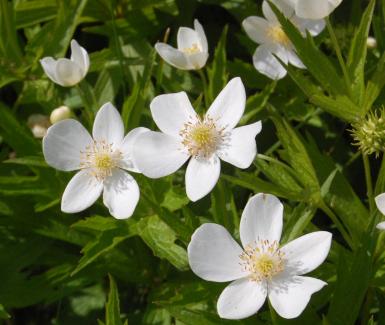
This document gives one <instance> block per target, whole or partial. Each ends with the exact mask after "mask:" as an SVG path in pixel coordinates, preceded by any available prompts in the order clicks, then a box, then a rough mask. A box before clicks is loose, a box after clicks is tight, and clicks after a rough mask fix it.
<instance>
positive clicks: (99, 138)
mask: <svg viewBox="0 0 385 325" xmlns="http://www.w3.org/2000/svg"><path fill="white" fill-rule="evenodd" d="M146 131H147V129H145V128H136V129H134V130H132V131H131V132H129V133H128V134H127V135H126V136H125V137H124V126H123V122H122V119H121V117H120V114H119V112H118V111H117V110H116V108H115V107H114V106H113V105H112V104H111V103H106V104H104V105H103V106H102V107H101V108H100V110H99V111H98V113H97V114H96V117H95V121H94V125H93V130H92V137H91V135H90V134H89V133H88V131H87V130H86V129H85V128H84V127H83V126H82V125H81V124H80V123H79V122H78V121H76V120H73V119H67V120H63V121H60V122H58V123H56V124H54V125H53V126H51V127H50V128H49V129H48V132H47V135H46V136H45V137H44V139H43V153H44V157H45V160H46V161H47V163H48V164H49V165H50V166H52V167H54V168H56V169H59V170H63V171H73V170H80V171H78V172H77V173H76V174H75V176H74V177H73V178H72V179H71V180H70V182H69V183H68V185H67V187H66V189H65V191H64V194H63V197H62V201H61V209H62V211H63V212H67V213H75V212H80V211H82V210H84V209H86V208H88V207H90V206H91V205H92V204H93V203H94V202H95V201H96V200H97V199H98V197H99V196H100V194H101V193H102V192H103V202H104V204H105V206H107V207H108V209H109V211H110V213H111V215H112V216H113V217H115V218H117V219H126V218H128V217H130V216H131V215H132V213H133V212H134V210H135V207H136V205H137V203H138V200H139V187H138V184H137V183H136V181H135V179H134V178H133V177H132V176H131V175H129V174H128V173H127V172H125V170H128V171H132V172H138V170H137V168H136V167H135V165H134V164H133V162H132V154H131V153H132V147H133V143H134V141H135V139H136V138H137V136H138V135H139V134H141V133H143V132H146Z"/></svg>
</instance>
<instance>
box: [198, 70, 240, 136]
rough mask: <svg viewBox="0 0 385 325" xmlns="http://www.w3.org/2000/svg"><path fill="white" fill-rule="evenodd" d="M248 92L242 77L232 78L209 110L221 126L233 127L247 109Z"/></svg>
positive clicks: (208, 113)
mask: <svg viewBox="0 0 385 325" xmlns="http://www.w3.org/2000/svg"><path fill="white" fill-rule="evenodd" d="M245 104H246V92H245V87H244V85H243V83H242V80H241V78H239V77H236V78H233V79H231V80H230V81H229V82H228V83H227V85H226V87H225V88H223V90H222V91H221V92H220V93H219V95H218V96H217V98H215V100H214V102H213V103H212V104H211V106H210V108H209V110H208V111H207V114H206V115H207V116H210V117H211V118H213V119H214V120H215V121H217V123H218V124H219V126H221V127H225V128H227V129H233V128H234V127H235V126H236V125H237V124H238V122H239V120H240V119H241V117H242V115H243V112H244V110H245Z"/></svg>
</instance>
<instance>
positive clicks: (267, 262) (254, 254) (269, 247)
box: [240, 240, 284, 282]
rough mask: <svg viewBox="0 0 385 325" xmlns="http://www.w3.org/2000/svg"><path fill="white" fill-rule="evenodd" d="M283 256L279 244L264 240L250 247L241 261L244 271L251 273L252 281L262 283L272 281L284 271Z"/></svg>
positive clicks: (246, 249) (242, 255) (241, 256)
mask: <svg viewBox="0 0 385 325" xmlns="http://www.w3.org/2000/svg"><path fill="white" fill-rule="evenodd" d="M283 256H284V254H283V253H282V252H281V251H280V250H279V244H278V242H276V241H274V242H273V243H270V242H269V241H268V240H262V241H258V242H255V243H253V244H252V245H248V246H247V247H246V248H245V250H244V252H243V253H242V254H241V255H240V259H241V265H242V267H243V269H244V271H246V272H248V273H249V278H250V280H251V281H256V282H261V281H263V280H271V279H272V277H273V276H274V275H276V274H278V273H280V272H282V271H283V269H284V260H283Z"/></svg>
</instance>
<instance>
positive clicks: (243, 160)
mask: <svg viewBox="0 0 385 325" xmlns="http://www.w3.org/2000/svg"><path fill="white" fill-rule="evenodd" d="M245 101H246V94H245V88H244V86H243V83H242V81H241V79H240V78H234V79H232V80H231V81H230V82H229V83H228V84H227V85H226V87H225V88H224V89H223V90H222V91H221V93H220V94H219V95H218V97H217V98H216V99H215V100H214V102H213V103H212V104H211V106H210V108H209V109H208V111H207V113H206V114H205V116H204V117H199V116H198V115H197V113H196V112H195V111H194V109H193V107H192V106H191V103H190V101H189V99H188V97H187V95H186V93H185V92H180V93H174V94H166V95H160V96H157V97H155V98H154V99H153V101H152V102H151V104H150V108H151V113H152V117H153V119H154V121H155V123H156V125H157V126H158V128H159V129H160V130H161V131H162V132H147V133H144V134H141V135H140V136H139V137H138V139H137V141H136V143H135V145H134V151H133V157H134V161H135V164H136V165H137V167H138V169H139V170H140V171H141V172H142V173H143V174H144V175H146V176H148V177H151V178H159V177H163V176H167V175H170V174H172V173H174V172H175V171H177V170H178V169H179V168H180V167H181V166H182V165H183V164H184V163H185V162H186V161H187V160H188V159H189V158H191V159H190V161H189V163H188V166H187V170H186V176H185V181H186V192H187V196H188V197H189V198H190V200H192V201H197V200H199V199H200V198H202V197H204V196H205V195H207V194H208V193H209V192H210V191H211V190H212V189H213V187H214V186H215V184H216V183H217V181H218V178H219V174H220V169H221V163H220V159H222V160H224V161H226V162H228V163H230V164H232V165H234V166H236V167H239V168H248V167H249V166H250V165H251V163H252V162H253V160H254V158H255V156H256V153H257V147H256V142H255V137H256V135H257V134H258V133H259V132H260V131H261V129H262V124H261V122H260V121H259V122H256V123H254V124H250V125H246V126H241V127H238V128H235V126H236V125H237V124H238V122H239V120H240V119H241V117H242V115H243V112H244V109H245Z"/></svg>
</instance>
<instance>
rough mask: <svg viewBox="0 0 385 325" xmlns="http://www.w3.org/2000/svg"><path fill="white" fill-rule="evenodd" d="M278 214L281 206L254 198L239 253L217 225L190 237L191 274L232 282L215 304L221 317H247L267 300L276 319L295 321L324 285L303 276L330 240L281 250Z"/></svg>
mask: <svg viewBox="0 0 385 325" xmlns="http://www.w3.org/2000/svg"><path fill="white" fill-rule="evenodd" d="M282 214H283V205H282V204H281V202H280V201H279V200H278V199H277V198H276V197H275V196H273V195H270V194H257V195H255V196H253V197H252V198H251V199H250V200H249V201H248V203H247V205H246V207H245V210H244V211H243V214H242V218H241V224H240V228H239V231H240V237H241V242H242V246H243V248H242V247H241V246H239V244H238V243H237V242H236V241H235V240H234V239H233V238H232V237H231V235H230V234H229V232H228V231H227V230H226V229H225V228H224V227H222V226H220V225H217V224H213V223H206V224H204V225H202V226H200V227H199V228H198V229H197V230H196V231H195V232H194V234H193V235H192V238H191V242H190V244H189V245H188V249H187V250H188V259H189V263H190V266H191V269H192V270H193V272H194V273H195V274H196V275H198V276H199V277H201V278H202V279H204V280H207V281H214V282H227V281H233V282H232V283H230V285H228V286H227V287H226V288H225V289H224V290H223V292H222V293H221V295H220V297H219V299H218V303H217V310H218V314H219V316H220V317H222V318H227V319H242V318H246V317H249V316H251V315H253V314H255V313H256V312H258V310H259V309H260V308H261V307H262V305H263V303H264V302H265V300H266V297H268V298H269V300H270V303H271V305H272V306H273V308H274V309H275V310H276V311H277V313H278V314H279V315H280V316H282V317H284V318H295V317H298V316H299V315H300V314H301V313H302V312H303V310H304V309H305V308H306V306H307V304H308V302H309V300H310V297H311V295H312V294H313V293H315V292H317V291H319V290H320V289H321V288H322V287H324V286H325V285H326V283H325V282H323V281H321V280H318V279H315V278H311V277H306V276H303V274H306V273H308V272H311V271H313V270H314V269H316V268H317V267H318V266H319V265H320V264H321V263H322V262H323V261H324V260H325V259H326V257H327V255H328V253H329V250H330V245H331V239H332V235H331V234H330V233H329V232H325V231H317V232H313V233H310V234H307V235H304V236H302V237H300V238H297V239H295V240H293V241H292V242H290V243H288V244H286V245H284V246H280V245H279V240H280V238H281V232H282V219H283V216H282Z"/></svg>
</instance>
